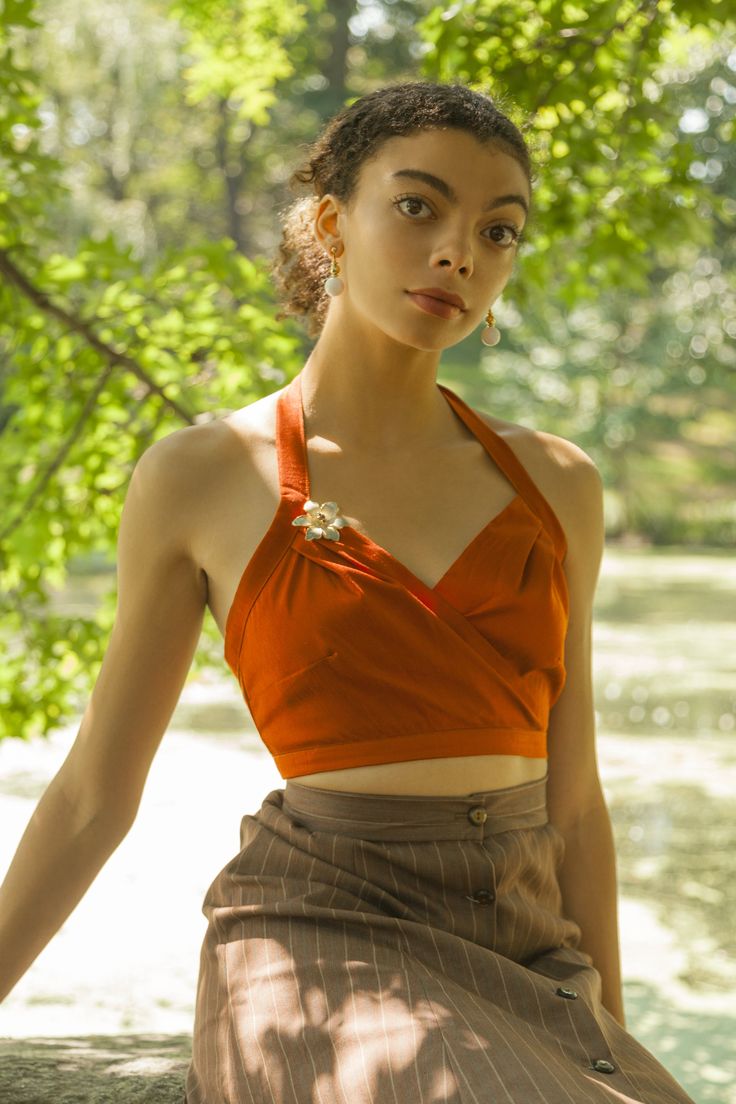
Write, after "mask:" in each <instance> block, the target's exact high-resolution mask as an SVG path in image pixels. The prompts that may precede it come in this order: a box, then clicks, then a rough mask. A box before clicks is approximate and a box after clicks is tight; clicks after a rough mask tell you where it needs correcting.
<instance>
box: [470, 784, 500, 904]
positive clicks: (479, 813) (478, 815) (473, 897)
mask: <svg viewBox="0 0 736 1104" xmlns="http://www.w3.org/2000/svg"><path fill="white" fill-rule="evenodd" d="M468 820H469V821H470V823H471V824H475V825H477V826H478V827H480V826H481V825H483V824H485V822H486V821H487V820H488V813H487V811H486V810H485V809H484V808H483V806H482V805H474V806H473V807H472V809H469V810H468ZM465 899H466V900H467V901H472V902H473V904H474V905H491V904H493V902H494V901H495V900H496V893H495V890H492V889H479V890H477V892H476V893H466V894H465Z"/></svg>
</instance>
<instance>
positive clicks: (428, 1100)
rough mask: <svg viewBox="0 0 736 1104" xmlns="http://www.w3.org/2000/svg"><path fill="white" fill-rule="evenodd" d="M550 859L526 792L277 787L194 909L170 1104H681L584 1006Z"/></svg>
mask: <svg viewBox="0 0 736 1104" xmlns="http://www.w3.org/2000/svg"><path fill="white" fill-rule="evenodd" d="M564 851H565V841H564V837H563V836H562V835H561V833H560V832H559V831H558V830H557V829H556V828H555V827H554V826H553V825H552V824H551V823H550V822H549V820H548V817H547V804H546V778H543V779H540V780H539V781H535V782H531V783H524V784H522V785H519V786H513V787H510V788H508V789H503V790H491V791H483V792H479V793H476V794H472V795H470V796H469V797H426V796H403V795H402V796H384V795H377V794H359V793H352V792H345V791H340V792H337V793H336V792H330V791H326V790H318V789H315V788H314V787H309V786H304V785H301V784H299V783H294V782H291V781H289V780H287V781H286V785H285V788H283V789H276V790H273V791H272V792H271V793H269V794H268V795H267V796H266V797H265V799H264V801H263V804H262V805H261V808H260V809H259V810H258V811H257V812H256V813H254V814H247V815H245V816H244V817H243V819H242V821H241V825H240V851H239V852H238V854H237V855H236V856H235V857H234V858H233V859H232V860H231V861H230V862H228V863H227V865H226V866H225V867H224V868H223V869H222V870H221V871H220V873H219V874H218V875H217V876H216V877H215V880H214V881H213V882H212V884H211V885H210V887H209V889H208V890H207V892H206V895H205V899H204V903H203V905H202V911H203V913H204V915H205V916H206V917H207V920H208V921H209V923H208V926H207V930H206V933H205V937H204V941H203V944H202V950H201V957H200V967H199V979H198V983H197V993H196V1009H195V1019H194V1033H193V1049H192V1060H191V1064H190V1066H189V1068H188V1071H187V1076H186V1095H185V1102H184V1104H440V1102H441V1104H634V1102H636V1104H694V1102H693V1100H692V1098H691V1097H690V1096H688V1094H687V1093H686V1092H685V1091H684V1089H683V1088H682V1087H681V1086H680V1085H679V1084H678V1083H677V1081H676V1080H675V1079H674V1078H673V1077H672V1075H671V1074H670V1073H669V1072H668V1071H667V1070H666V1069H665V1068H664V1066H662V1065H661V1064H660V1062H658V1061H657V1059H656V1058H655V1057H654V1055H652V1054H651V1053H650V1052H649V1051H648V1050H646V1049H645V1048H644V1047H643V1046H642V1045H641V1044H640V1043H639V1042H638V1041H637V1040H636V1039H635V1038H634V1037H633V1036H632V1035H630V1034H629V1033H628V1032H627V1031H626V1030H625V1029H624V1028H623V1027H622V1026H621V1025H620V1024H619V1023H618V1021H617V1020H616V1019H615V1018H614V1017H613V1016H612V1015H611V1014H610V1013H609V1012H608V1011H607V1010H606V1009H605V1008H604V1007H603V1005H602V1004H601V977H600V974H599V973H598V971H597V970H596V969H595V967H594V965H593V960H592V958H591V957H590V956H589V955H588V954H586V953H585V952H583V951H582V950H580V949H579V944H580V940H581V931H580V928H579V926H578V925H577V924H576V923H575V922H573V921H572V920H571V919H568V918H566V917H565V916H564V914H563V910H562V899H561V893H560V888H559V882H558V871H559V867H560V864H561V862H562V859H563V856H564ZM591 892H592V893H594V892H595V886H591Z"/></svg>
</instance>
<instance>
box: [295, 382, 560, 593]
mask: <svg viewBox="0 0 736 1104" xmlns="http://www.w3.org/2000/svg"><path fill="white" fill-rule="evenodd" d="M437 387H438V388H439V390H440V391H441V392H442V394H443V396H444V398H445V399H446V401H447V403H448V405H449V406H450V408H451V409H452V410H453V411H454V412H455V413H456V414H457V415H458V417H459V418H460V420H461V421H462V422H463V423H464V424H465V426H466V427H467V428H468V429H469V430H470V432H471V433H472V434H473V436H474V437H475V438H476V440H478V441H480V443H481V445H482V446H483V448H484V449H485V451H486V452H487V453H488V455H489V456H490V458H491V460H492V461H493V462H494V463H495V464H496V466H497V467H498V469H499V470H500V471H501V472H502V474H503V475H505V476H506V478H507V479H508V480H509V482H510V483H511V484H512V486H513V487H514V488H515V489H516V494H515V495H514V497H513V498H512V499H511V500H510V502H508V503H507V504H506V505H505V506H504V507H503V508H502V509H501V510H500V511H499V512H498V513H497V514H495V515H494V516H493V517H492V518H491V519H490V520H489V521H487V522H486V523H485V524H484V525H483V526H482V528H481V529H480V530H479V531H478V532H477V533H476V534H475V536H473V537H471V539H470V541H469V542H468V543H467V544H466V545H465V547H464V548H463V549H462V551H461V552H460V553H459V555H458V556H456V557H455V559H454V560H453V562H452V563H451V564H450V566H449V567H448V568H447V570H446V571H445V572H443V574H442V575H441V576H440V578H439V579H438V580H437V582H435V583H434V584H433V585H432V586H430V585H429V584H428V583H425V582H424V580H423V579H421V578H419V576H418V575H416V574H415V573H414V572H413V571H412V570H411V568H409V567H407V565H406V564H405V563H403V562H402V561H401V560H399V559H398V558H397V557H396V556H394V555H393V553H392V552H389V550H388V549H387V548H384V547H383V545H380V544H378V543H377V542H376V541H374V540H373V538H372V537H370V536H369V535H368V534H367V533H364V532H362V531H361V530H360V529H356V528H355V527H354V526H352V525H346V526H345V527H344V528H342V529H341V530H340V537H339V540H338V541H336V542H333V541H330V540H329V539H328V538H326V537H321V538H319V539H318V540H315V541H308V542H307V541H306V540H305V537H304V536H303V534H304V530H303V529H298V530H297V534H298V535H300V536H301V543H300V545H299V547H300V550H301V551H303V552H305V553H307V554H308V555H309V554H310V553H312V550H311V549H309V546H310V545H311V546H314V545H316V544H320V545H322V544H325V545H327V546H331V547H335V545H337V544H342V546H343V548H345V549H346V550H350V545H351V544H352V543H353V542H356V543H357V545H358V547H359V548H361V549H362V550H363V552H364V554H365V556H366V558H367V559H368V560H369V561H370V562H371V563H373V564H375V565H376V566H378V567H379V568H382V569H383V570H384V571H386V572H387V573H388V574H394V575H398V576H400V577H401V578H402V580H403V581H404V582H405V583H408V584H412V586H411V588H412V589H413V590H418V591H419V592H420V593H424V594H427V595H436V594H438V593H439V592H440V590H441V589H442V588H443V587H444V586H445V585H446V584H447V583H448V582H449V581H450V579H452V578H454V576H455V574H456V572H457V571H458V570H459V569H460V567H461V566H462V565H463V564H464V563H465V561H466V559H467V558H468V557H469V556H470V554H471V552H474V551H475V550H476V548H477V546H479V545H482V544H483V543H484V541H485V540H486V539H487V538H488V537H489V536H490V535H491V534H494V535H495V532H496V530H502V529H503V528H504V527H506V526H508V525H512V524H514V523H515V522H516V520H517V518H521V517H522V516H523V517H525V518H526V520H527V522H529V521H530V520H531V522H532V524H533V526H535V527H536V528H537V529H539V528H541V521H540V519H539V518H538V517H537V515H536V514H535V513H534V512H533V511H532V510H531V509H530V508H529V505H528V503H527V501H526V499H525V497H524V495H523V494H522V492H521V491H520V489H519V483H520V482H521V481H522V480H523V478H524V476H526V479H527V480H529V477H528V475H527V474H526V472H525V469H524V468H523V465H521V463H520V461H519V460H518V459H517V458H516V457H515V454H514V453H513V451H512V449H511V448H510V446H509V445H507V444H506V442H505V441H504V440H503V439H502V438H501V437H500V435H499V434H497V433H496V432H495V430H493V429H491V428H490V426H488V424H487V423H486V422H483V421H482V420H481V419H480V418H479V417H478V415H477V414H475V412H474V411H473V410H471V409H470V407H468V406H467V405H466V404H465V403H464V402H463V400H462V399H460V397H459V396H458V395H455V393H454V392H453V391H451V390H450V389H449V388H448V387H445V386H444V385H443V384H441V383H438V384H437ZM283 397H284V400H285V402H286V403H287V406H286V410H285V413H286V414H287V417H286V418H285V419H284V422H283V429H284V431H285V437H286V439H285V440H284V439H283V438H282V436H281V434H280V435H279V438H280V443H279V454H280V473H281V474H280V478H281V490H282V494H283V493H284V492H285V491H290V492H292V497H294V496H296V497H297V498H298V499H300V502H299V505H300V507H303V504H304V502H305V501H307V500H309V499H311V497H312V495H311V479H310V475H309V454H308V450H307V442H306V429H305V425H304V407H303V405H302V392H301V375H297V376H295V377H294V379H293V380H292V381H291V384H290V385H289V386H288V387H287V389H286V391H285V392H284V393H283ZM504 461H505V462H504ZM519 469H521V472H522V473H523V476H522V477H521V479H520V477H519ZM529 482H531V481H530V480H529ZM338 505H339V504H338ZM308 549H309V550H308ZM313 554H314V555H319V553H317V552H316V550H315V551H314V553H313Z"/></svg>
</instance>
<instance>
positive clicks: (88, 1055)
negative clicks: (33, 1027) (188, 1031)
mask: <svg viewBox="0 0 736 1104" xmlns="http://www.w3.org/2000/svg"><path fill="white" fill-rule="evenodd" d="M191 1049H192V1040H191V1037H190V1036H189V1035H158V1034H147V1035H72V1036H68V1037H63V1038H61V1037H59V1038H29V1039H7V1038H5V1039H0V1101H3V1102H7V1104H51V1102H53V1104H108V1102H109V1104H182V1102H183V1100H184V1079H185V1075H186V1069H187V1066H188V1064H189V1059H190V1056H191Z"/></svg>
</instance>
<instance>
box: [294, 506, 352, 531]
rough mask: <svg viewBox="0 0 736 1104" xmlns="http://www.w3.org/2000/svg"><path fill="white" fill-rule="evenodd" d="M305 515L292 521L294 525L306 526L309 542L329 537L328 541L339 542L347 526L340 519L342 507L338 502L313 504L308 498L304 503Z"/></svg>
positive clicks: (343, 520)
mask: <svg viewBox="0 0 736 1104" xmlns="http://www.w3.org/2000/svg"><path fill="white" fill-rule="evenodd" d="M304 509H305V510H306V513H305V514H300V515H299V517H295V518H294V520H293V521H292V523H291V524H292V525H306V526H307V527H308V528H307V532H306V534H305V536H306V538H307V540H318V539H319V538H320V537H327V539H328V540H339V539H340V532H339V531H340V529H342V528H343V526H345V525H347V524H348V523H347V521H346V520H345V518H344V517H340V513H339V510H340V507H339V506H338V505H337V503H336V502H321V503H320V502H313V501H312V499H311V498H308V499H307V501H306V502H305V503H304Z"/></svg>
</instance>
